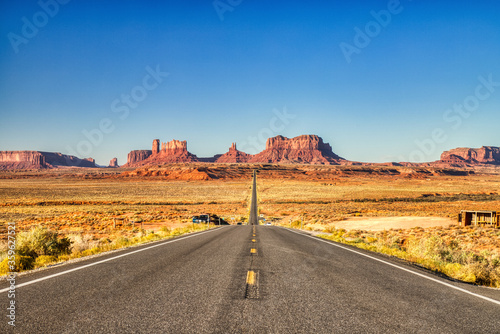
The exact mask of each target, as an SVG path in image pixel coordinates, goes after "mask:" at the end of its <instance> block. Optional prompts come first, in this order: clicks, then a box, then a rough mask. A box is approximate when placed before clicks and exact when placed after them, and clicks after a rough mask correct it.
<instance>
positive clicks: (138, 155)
mask: <svg viewBox="0 0 500 334" xmlns="http://www.w3.org/2000/svg"><path fill="white" fill-rule="evenodd" d="M152 154H153V151H150V150H135V151H130V153H129V154H128V156H127V165H134V164H137V163H139V162H141V161H144V160H146V159H147V158H149V157H150V156H151V155H152Z"/></svg>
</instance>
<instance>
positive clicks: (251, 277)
mask: <svg viewBox="0 0 500 334" xmlns="http://www.w3.org/2000/svg"><path fill="white" fill-rule="evenodd" d="M247 284H248V285H254V284H255V272H254V271H253V270H249V271H248V273H247Z"/></svg>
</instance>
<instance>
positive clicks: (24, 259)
mask: <svg viewBox="0 0 500 334" xmlns="http://www.w3.org/2000/svg"><path fill="white" fill-rule="evenodd" d="M8 262H9V259H8V258H7V257H6V258H5V259H3V261H2V262H0V275H6V274H7V273H9V272H19V271H23V270H31V269H33V268H34V264H35V259H33V258H32V257H30V256H23V255H16V259H15V268H14V270H13V269H12V268H9V264H8Z"/></svg>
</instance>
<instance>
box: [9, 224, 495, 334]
mask: <svg viewBox="0 0 500 334" xmlns="http://www.w3.org/2000/svg"><path fill="white" fill-rule="evenodd" d="M254 235H255V236H254ZM253 240H255V241H253ZM155 245H157V246H156V247H153V248H148V247H151V246H143V247H142V248H144V249H146V248H148V249H146V250H144V251H139V252H137V250H141V249H142V248H138V249H135V248H134V249H131V250H127V251H124V252H119V253H114V254H111V255H109V257H115V259H113V260H110V261H107V262H103V263H100V264H97V265H93V266H88V267H85V268H84V269H81V270H77V271H73V272H69V273H66V274H63V275H59V276H55V277H52V278H49V279H46V280H42V281H37V282H35V283H33V284H30V285H25V286H22V287H19V288H18V289H17V297H16V301H17V306H18V309H17V314H16V316H17V317H16V332H19V333H48V332H51V333H332V332H334V333H353V332H363V333H380V332H383V333H418V332H419V333H498V332H499V328H500V317H499V316H498V314H499V311H500V304H495V303H493V302H491V301H487V300H484V299H480V298H478V297H476V296H474V295H469V294H465V293H463V292H461V291H459V290H455V289H452V288H450V287H447V286H445V285H442V284H439V283H437V282H434V281H432V280H428V279H425V278H422V277H420V276H417V275H415V274H413V273H411V272H407V271H404V270H401V269H399V268H397V267H392V266H389V265H387V264H385V263H382V262H379V261H374V260H372V259H370V258H367V257H365V256H362V255H359V254H357V253H354V252H351V251H349V250H346V249H342V248H339V247H336V246H334V245H332V244H330V243H326V242H323V241H321V240H318V239H315V238H311V237H309V236H306V235H303V234H298V233H297V232H295V231H290V230H288V229H285V228H280V227H269V226H255V233H253V226H229V227H222V228H219V229H216V230H212V231H210V232H205V233H203V234H199V235H194V236H191V237H189V238H185V239H182V238H181V239H179V240H177V241H175V242H171V241H170V242H161V243H158V244H155ZM252 248H254V249H257V253H256V254H252V253H251V249H252ZM132 251H133V252H135V253H132V254H130V255H126V256H121V257H118V258H116V257H117V255H123V254H128V253H130V252H132ZM380 258H382V259H384V261H391V260H387V259H385V258H383V257H380ZM104 259H106V258H104ZM92 261H102V258H97V259H94V260H91V261H86V262H82V263H77V264H72V265H67V266H61V267H58V268H54V269H52V270H46V271H43V272H38V273H34V274H31V275H27V276H23V277H19V278H18V282H17V284H22V283H26V282H31V281H35V280H36V279H39V278H41V277H45V276H48V275H51V274H54V273H58V272H59V273H60V272H63V271H66V270H69V269H73V268H77V267H81V266H84V265H87V264H88V263H91V262H92ZM391 262H393V263H394V264H395V265H397V266H402V267H403V268H406V269H410V270H411V271H416V272H418V273H420V274H423V275H429V274H427V273H425V272H424V271H419V270H418V269H414V268H411V267H409V266H406V265H404V264H400V263H399V262H398V261H396V262H394V261H391ZM250 268H251V269H252V270H254V271H257V272H258V275H259V276H258V294H257V295H256V296H257V298H246V297H247V296H246V293H247V280H248V271H249V269H250ZM432 277H433V276H432ZM433 279H438V280H439V281H443V282H446V281H445V280H443V279H441V278H435V277H433ZM452 284H453V285H455V286H458V287H461V288H464V289H467V290H469V291H472V292H475V293H478V294H480V295H485V296H487V297H490V298H492V299H493V300H497V301H498V300H500V292H499V291H498V290H493V289H485V288H479V287H473V286H468V285H465V284H460V283H452ZM5 287H6V283H5V282H2V284H1V285H0V289H2V288H5ZM1 298H2V299H1V303H2V305H4V306H5V305H7V304H6V303H7V297H6V293H5V292H2V296H1ZM2 309H4V310H6V307H2ZM4 312H5V311H4ZM0 328H4V329H6V330H7V329H8V325H7V321H6V320H4V321H3V323H2V327H0ZM2 332H4V331H2Z"/></svg>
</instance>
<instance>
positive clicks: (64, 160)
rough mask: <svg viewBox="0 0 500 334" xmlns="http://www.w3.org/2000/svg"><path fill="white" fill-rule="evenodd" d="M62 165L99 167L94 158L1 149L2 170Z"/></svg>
mask: <svg viewBox="0 0 500 334" xmlns="http://www.w3.org/2000/svg"><path fill="white" fill-rule="evenodd" d="M60 166H72V167H97V166H96V164H95V161H94V159H92V158H88V159H80V158H77V157H75V156H72V155H65V154H61V153H53V152H40V151H0V170H10V169H42V168H54V167H60Z"/></svg>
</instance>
